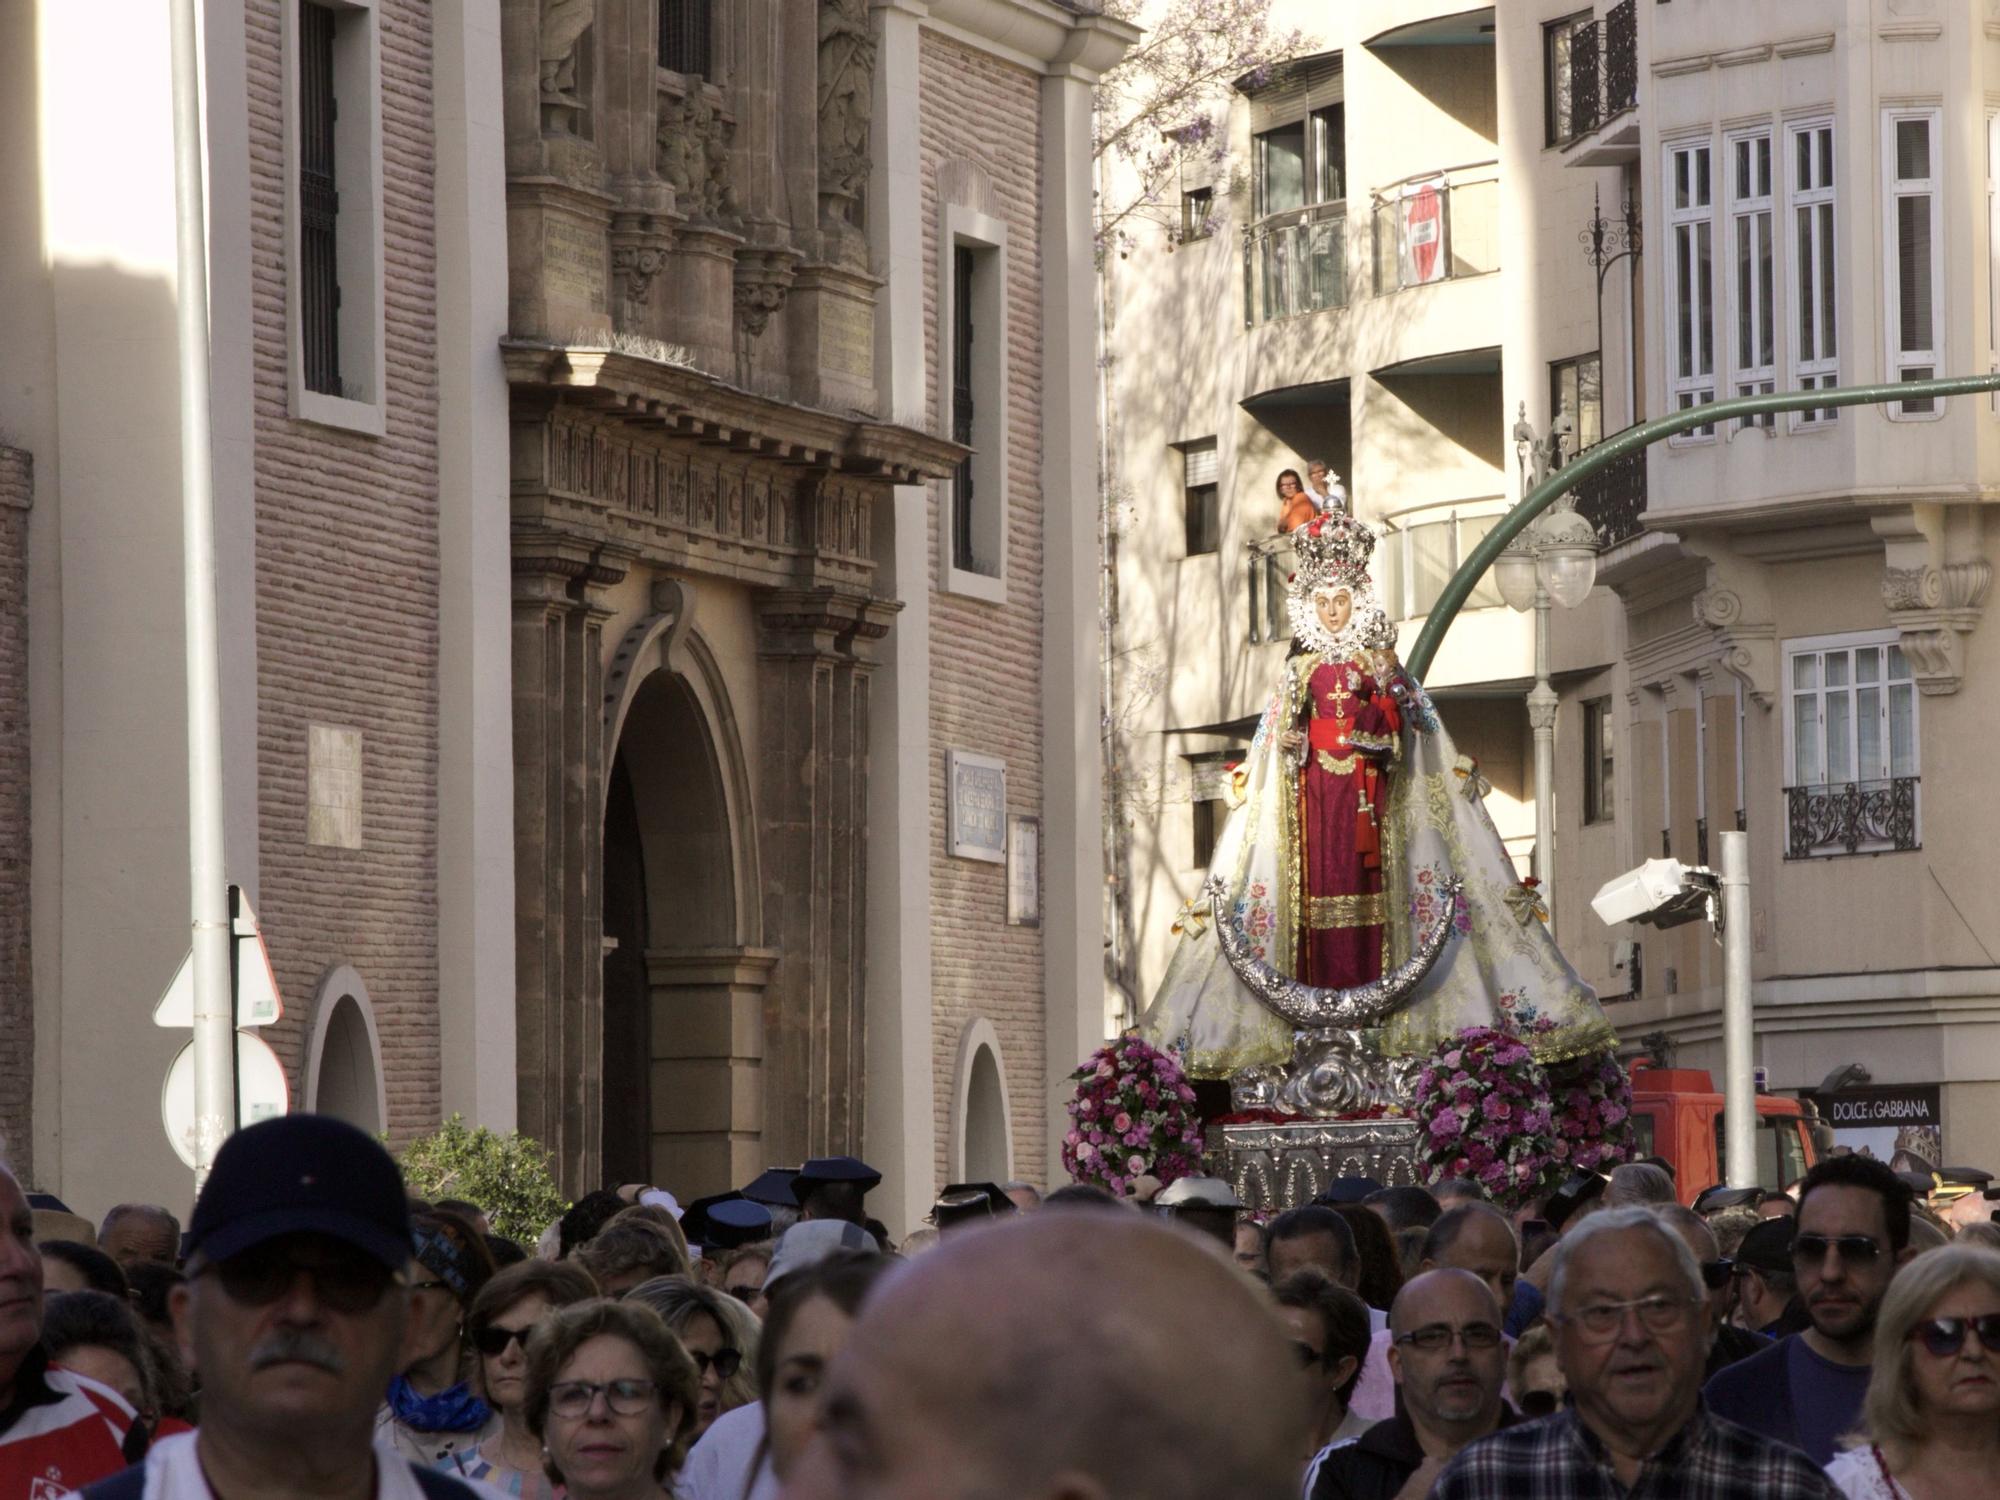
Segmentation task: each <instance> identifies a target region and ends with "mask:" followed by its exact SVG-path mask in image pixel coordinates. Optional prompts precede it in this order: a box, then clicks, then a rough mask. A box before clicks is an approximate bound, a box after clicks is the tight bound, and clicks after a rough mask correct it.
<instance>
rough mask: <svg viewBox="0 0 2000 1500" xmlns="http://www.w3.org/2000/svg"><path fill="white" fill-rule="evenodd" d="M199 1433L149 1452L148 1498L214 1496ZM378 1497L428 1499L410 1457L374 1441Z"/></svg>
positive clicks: (181, 1435) (186, 1499) (210, 1498)
mask: <svg viewBox="0 0 2000 1500" xmlns="http://www.w3.org/2000/svg"><path fill="white" fill-rule="evenodd" d="M198 1436H199V1434H197V1433H192V1432H182V1433H176V1434H175V1435H174V1436H173V1437H170V1438H162V1439H161V1440H160V1441H159V1442H157V1443H155V1444H153V1446H152V1448H151V1449H150V1450H149V1451H148V1452H147V1454H146V1492H145V1500H215V1493H214V1491H212V1490H210V1489H209V1487H208V1476H207V1475H206V1474H204V1473H202V1471H201V1459H200V1457H199V1456H198V1455H197V1454H196V1453H195V1449H194V1445H195V1439H196V1438H197V1437H198ZM375 1500H425V1497H424V1492H423V1488H422V1486H420V1485H419V1484H418V1483H417V1476H416V1473H415V1471H414V1470H413V1469H412V1468H411V1467H410V1461H409V1460H408V1459H406V1458H404V1457H403V1455H402V1454H400V1453H398V1452H396V1450H395V1449H393V1448H391V1447H390V1446H389V1445H388V1444H387V1443H381V1442H378V1443H376V1445H375Z"/></svg>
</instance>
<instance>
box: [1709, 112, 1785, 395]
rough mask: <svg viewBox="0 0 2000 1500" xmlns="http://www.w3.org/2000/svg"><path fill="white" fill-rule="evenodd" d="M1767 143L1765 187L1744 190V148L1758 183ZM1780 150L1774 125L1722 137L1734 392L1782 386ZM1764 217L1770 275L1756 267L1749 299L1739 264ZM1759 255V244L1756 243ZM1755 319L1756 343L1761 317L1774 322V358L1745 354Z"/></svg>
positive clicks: (1731, 386)
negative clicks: (1740, 162)
mask: <svg viewBox="0 0 2000 1500" xmlns="http://www.w3.org/2000/svg"><path fill="white" fill-rule="evenodd" d="M1760 143H1761V144H1762V146H1763V147H1764V191H1763V192H1761V193H1756V192H1752V193H1747V194H1741V195H1739V193H1738V191H1737V189H1738V187H1739V183H1738V179H1737V171H1736V154H1737V152H1738V151H1739V150H1741V149H1746V148H1747V150H1748V151H1749V153H1750V162H1751V172H1752V185H1753V186H1754V184H1755V172H1756V157H1757V147H1758V145H1759V144H1760ZM1775 149H1776V146H1775V143H1774V142H1773V140H1772V138H1771V129H1770V127H1769V126H1768V125H1759V126H1757V127H1756V128H1754V129H1750V130H1735V131H1731V132H1730V133H1729V134H1728V135H1725V136H1724V137H1723V139H1722V170H1723V173H1724V179H1723V190H1724V201H1725V203H1726V204H1727V209H1726V212H1727V216H1728V237H1727V241H1726V247H1725V251H1724V253H1725V255H1726V257H1727V264H1728V274H1727V275H1726V276H1725V277H1724V280H1725V281H1726V283H1727V287H1726V293H1727V295H1726V296H1725V298H1724V302H1725V304H1726V306H1727V309H1728V311H1727V313H1726V318H1727V321H1728V325H1729V390H1730V394H1731V395H1734V396H1767V395H1769V394H1770V393H1771V392H1773V391H1775V390H1776V389H1777V388H1778V330H1779V328H1780V327H1781V326H1782V320H1781V319H1780V318H1779V316H1778V312H1777V309H1776V307H1775V306H1773V302H1774V299H1775V298H1776V297H1777V290H1778V247H1777V240H1776V234H1777V213H1776V201H1777V200H1776V197H1775V195H1774V193H1773V190H1772V184H1773V182H1774V181H1775V173H1776V171H1777V170H1778V169H1779V168H1780V167H1781V166H1782V163H1781V162H1777V161H1774V159H1773V155H1772V153H1773V152H1774V150H1775ZM1759 218H1761V219H1762V220H1763V228H1764V254H1765V257H1766V259H1765V273H1766V274H1765V277H1764V285H1763V286H1762V287H1761V288H1759V287H1758V286H1757V277H1756V274H1755V271H1754V269H1753V271H1752V274H1751V286H1750V294H1749V296H1748V297H1747V298H1746V297H1745V296H1744V294H1743V288H1742V287H1741V286H1740V285H1739V284H1738V275H1737V271H1738V267H1739V265H1740V264H1741V260H1742V254H1743V239H1744V237H1745V235H1746V234H1747V233H1749V232H1750V231H1751V229H1752V227H1753V226H1754V225H1755V223H1756V221H1757V220H1758V219H1759ZM1753 254H1754V246H1753ZM1746 317H1747V318H1749V319H1750V320H1751V328H1752V330H1753V332H1752V342H1753V344H1754V342H1755V332H1754V330H1755V328H1756V326H1757V322H1758V321H1759V319H1760V317H1761V319H1762V320H1765V321H1768V322H1769V324H1770V328H1771V344H1770V351H1769V353H1770V357H1769V358H1768V359H1766V360H1765V361H1763V362H1762V363H1761V364H1758V363H1746V362H1745V361H1744V360H1743V359H1742V353H1743V333H1744V328H1743V322H1744V319H1745V318H1746ZM1774 422H1775V418H1774V417H1773V415H1772V414H1771V413H1768V412H1767V413H1765V414H1764V415H1763V416H1761V417H1741V418H1738V420H1737V422H1736V430H1737V431H1738V432H1742V431H1744V430H1746V429H1750V428H1762V429H1763V430H1764V431H1766V432H1769V431H1771V430H1772V428H1773V425H1774Z"/></svg>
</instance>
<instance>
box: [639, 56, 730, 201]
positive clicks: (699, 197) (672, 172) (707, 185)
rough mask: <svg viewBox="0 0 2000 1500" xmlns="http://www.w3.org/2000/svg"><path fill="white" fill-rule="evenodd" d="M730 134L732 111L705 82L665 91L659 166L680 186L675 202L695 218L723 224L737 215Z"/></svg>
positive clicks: (657, 141) (657, 135)
mask: <svg viewBox="0 0 2000 1500" xmlns="http://www.w3.org/2000/svg"><path fill="white" fill-rule="evenodd" d="M730 135H731V130H730V122H729V120H728V117H727V116H725V115H724V114H723V112H722V111H721V109H720V108H718V107H717V105H716V103H715V101H714V100H713V99H711V98H710V97H709V94H708V91H707V89H705V88H704V87H702V86H701V84H699V83H695V84H692V85H690V87H689V89H688V91H687V93H686V94H684V95H676V94H673V93H670V92H668V91H666V90H662V91H661V93H660V104H659V118H658V123H657V125H656V126H655V129H654V141H653V144H654V150H655V153H656V157H655V160H656V162H657V168H658V171H659V174H660V179H661V181H663V182H665V183H666V184H667V186H668V187H670V188H672V189H673V190H674V206H675V208H676V209H678V210H679V211H680V212H681V213H683V214H685V215H686V216H687V217H688V218H689V219H690V220H692V221H694V222H697V223H703V224H717V223H721V222H722V221H723V220H724V219H726V218H732V217H734V215H735V208H736V205H735V194H734V192H733V191H732V189H731V188H730V186H729V181H728V171H729V138H730Z"/></svg>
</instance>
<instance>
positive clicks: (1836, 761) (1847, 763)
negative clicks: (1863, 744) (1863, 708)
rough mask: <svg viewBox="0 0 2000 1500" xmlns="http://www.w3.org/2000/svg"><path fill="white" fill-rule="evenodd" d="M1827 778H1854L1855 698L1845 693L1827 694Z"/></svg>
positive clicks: (1830, 779) (1847, 779) (1836, 779)
mask: <svg viewBox="0 0 2000 1500" xmlns="http://www.w3.org/2000/svg"><path fill="white" fill-rule="evenodd" d="M1828 665H1829V666H1831V665H1832V663H1831V662H1828ZM1826 779H1827V780H1828V781H1852V780H1853V779H1854V700H1853V699H1852V698H1850V697H1848V696H1847V694H1845V693H1828V694H1827V695H1826Z"/></svg>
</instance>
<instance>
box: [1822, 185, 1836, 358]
mask: <svg viewBox="0 0 2000 1500" xmlns="http://www.w3.org/2000/svg"><path fill="white" fill-rule="evenodd" d="M1829 149H1830V148H1829ZM1833 257H1834V249H1833V205H1832V204H1831V203H1822V204H1820V206H1819V317H1820V325H1819V357H1820V358H1821V359H1832V358H1833V357H1834V355H1835V354H1837V353H1839V345H1838V344H1837V343H1836V342H1835V340H1834V336H1833V331H1834V323H1835V314H1834V307H1835V303H1834V296H1833Z"/></svg>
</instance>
